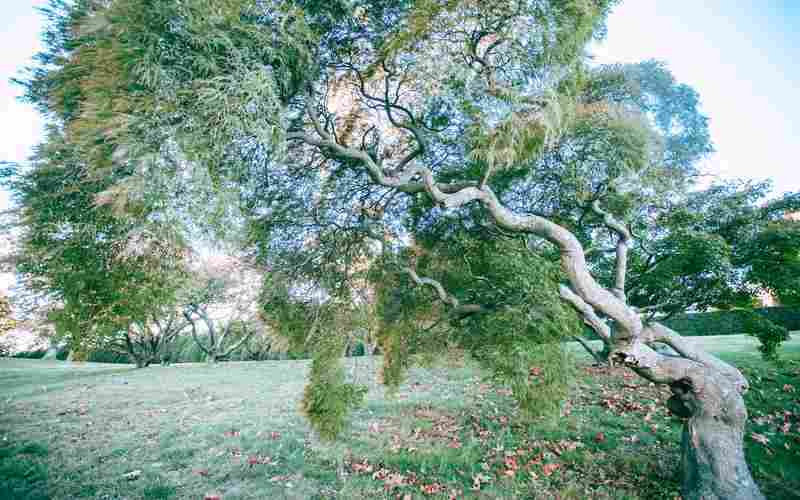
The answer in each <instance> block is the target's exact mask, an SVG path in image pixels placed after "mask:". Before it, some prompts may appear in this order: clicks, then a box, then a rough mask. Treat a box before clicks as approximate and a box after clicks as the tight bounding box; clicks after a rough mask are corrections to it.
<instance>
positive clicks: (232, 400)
mask: <svg viewBox="0 0 800 500" xmlns="http://www.w3.org/2000/svg"><path fill="white" fill-rule="evenodd" d="M696 341H698V342H700V343H701V344H703V346H704V347H706V348H707V349H709V350H711V351H713V352H715V353H717V354H719V355H720V356H722V357H723V358H725V359H726V360H729V361H731V362H734V363H736V364H737V366H739V367H740V368H741V369H742V370H743V371H744V372H745V373H746V374H747V376H748V377H749V379H750V381H751V383H752V390H751V391H750V392H749V393H748V395H747V399H748V407H749V409H750V413H751V421H750V424H749V428H748V430H747V436H746V439H745V442H746V446H747V453H748V459H749V462H750V464H751V466H752V467H753V469H754V474H755V476H756V478H757V480H758V482H759V484H760V485H761V486H762V488H763V489H764V491H765V493H766V494H767V495H768V497H769V498H771V499H783V498H800V495H799V494H798V493H797V492H800V477H799V476H800V475H798V474H797V471H798V470H800V400H799V399H798V398H800V384H799V383H798V376H800V338H795V339H794V340H793V341H792V342H790V343H788V344H786V345H785V347H784V349H783V351H784V352H783V355H784V358H785V361H784V362H783V363H782V364H781V365H774V364H767V363H764V362H763V361H761V359H760V357H759V356H758V353H757V351H755V345H756V344H755V341H754V339H751V338H749V337H744V336H725V337H702V338H696ZM576 357H577V358H578V363H579V367H580V368H579V372H578V373H579V376H578V379H577V380H576V383H575V385H574V388H573V390H572V394H571V396H570V398H569V400H568V401H567V402H566V403H565V405H564V408H563V410H562V413H563V414H564V415H563V416H562V417H561V418H559V419H555V420H553V419H551V420H547V419H541V420H537V421H533V422H523V421H522V420H521V419H519V418H517V417H516V408H515V406H514V404H513V400H512V399H511V397H510V395H509V392H508V390H507V389H506V388H503V387H496V386H493V385H491V384H488V383H486V382H485V381H484V380H483V379H482V377H481V374H480V373H479V372H478V371H477V370H476V369H475V368H473V367H471V366H450V367H437V368H429V369H415V370H413V371H412V372H411V374H410V376H409V379H408V381H407V383H406V384H404V385H403V386H402V387H401V388H400V391H399V392H398V394H397V395H396V396H395V397H393V398H387V397H386V395H385V394H384V391H383V389H382V388H381V387H380V386H379V385H377V384H376V383H375V382H374V380H375V377H374V374H375V371H376V368H377V363H378V362H379V361H377V360H373V359H369V358H354V359H351V360H348V361H349V362H351V363H357V366H356V367H354V368H355V369H354V372H353V373H355V374H356V375H357V376H358V377H359V379H360V381H361V382H364V383H368V385H369V387H370V392H369V395H368V397H367V401H366V404H365V405H364V406H363V407H362V408H360V409H359V410H358V411H357V413H356V414H355V415H354V418H353V423H352V426H351V428H350V430H349V431H348V432H347V434H346V435H345V436H344V437H343V438H342V439H341V440H340V441H338V442H336V443H333V444H329V443H321V442H319V441H318V440H317V439H316V438H315V437H314V436H313V434H312V433H310V431H309V428H308V426H307V424H306V422H305V421H304V420H303V418H302V417H301V416H300V415H299V414H298V411H297V407H298V402H299V398H300V396H301V395H302V388H303V385H304V380H305V375H306V372H307V369H308V364H307V362H303V361H274V362H262V363H225V364H222V365H219V366H217V367H209V366H206V365H205V364H197V365H175V366H172V367H168V368H163V367H152V368H148V369H145V370H135V369H132V368H128V367H124V366H123V367H121V366H120V365H103V364H95V363H85V364H84V363H64V362H58V361H41V360H17V359H13V360H12V359H1V360H0V499H47V498H51V499H73V498H87V499H104V500H111V499H120V500H121V499H184V498H187V499H201V498H204V497H206V496H208V497H209V498H214V496H219V497H220V498H224V499H234V498H236V499H256V498H258V499H263V498H275V499H281V498H285V499H322V498H344V499H351V498H352V499H359V498H363V499H372V498H400V499H403V500H406V499H414V498H482V499H489V498H504V499H505V498H520V499H523V498H543V499H544V498H547V499H551V498H561V499H583V498H608V499H636V498H641V499H659V498H663V499H674V498H676V496H677V495H678V490H679V483H678V478H677V476H676V472H677V467H678V463H677V462H678V452H679V451H678V448H679V441H680V422H677V421H676V420H675V419H673V418H672V417H670V415H669V414H668V413H667V411H666V409H665V408H664V405H663V402H664V400H665V399H666V398H667V397H668V395H669V394H668V390H666V389H664V388H661V387H654V386H651V385H649V384H647V383H646V382H645V381H643V380H641V379H639V378H637V377H635V376H632V375H631V374H629V373H626V372H624V371H621V370H606V369H599V368H594V367H592V366H591V365H590V364H589V362H588V359H587V358H586V357H584V356H583V354H582V353H581V352H580V351H577V352H576ZM795 387H797V391H798V392H792V389H793V388H795Z"/></svg>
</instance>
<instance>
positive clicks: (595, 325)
mask: <svg viewBox="0 0 800 500" xmlns="http://www.w3.org/2000/svg"><path fill="white" fill-rule="evenodd" d="M559 292H560V295H561V298H562V299H564V300H566V301H567V302H569V303H570V304H571V305H572V307H574V308H575V310H577V311H578V312H579V313H580V314H581V317H583V321H584V322H585V323H586V324H587V325H589V326H590V327H591V328H592V330H594V331H595V332H596V333H597V335H598V336H600V338H601V339H602V340H603V342H604V343H606V344H607V345H610V340H611V328H610V327H609V326H608V325H607V324H606V322H605V321H603V320H602V319H600V317H599V316H598V315H597V313H596V312H595V310H594V308H593V307H592V306H590V305H589V304H587V303H586V302H585V301H584V300H583V299H582V298H580V297H579V296H578V295H577V294H576V293H575V292H573V291H572V289H570V288H569V287H568V286H566V285H561V286H560V287H559Z"/></svg>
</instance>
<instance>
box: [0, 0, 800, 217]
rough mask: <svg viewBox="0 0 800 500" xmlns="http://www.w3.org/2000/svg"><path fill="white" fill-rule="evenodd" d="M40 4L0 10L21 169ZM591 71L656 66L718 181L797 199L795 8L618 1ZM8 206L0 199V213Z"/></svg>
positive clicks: (9, 147) (10, 128)
mask: <svg viewBox="0 0 800 500" xmlns="http://www.w3.org/2000/svg"><path fill="white" fill-rule="evenodd" d="M44 3H45V0H5V1H4V2H3V4H4V5H3V17H2V20H0V47H3V48H4V50H3V54H2V56H0V160H5V161H17V162H19V161H24V160H25V159H26V158H27V156H28V155H29V154H30V152H31V147H32V146H33V145H35V144H36V142H37V141H38V140H39V139H40V137H41V127H42V121H41V119H40V118H39V117H38V116H37V115H36V113H35V112H34V111H33V109H32V108H30V107H29V106H27V105H25V104H22V103H19V102H17V100H16V96H18V95H19V94H20V93H21V89H19V88H18V87H15V86H12V85H11V84H10V83H9V82H8V79H9V78H11V77H13V76H15V75H17V74H18V71H19V69H20V68H22V67H23V66H25V65H26V64H28V63H29V62H30V58H31V56H32V55H33V54H34V53H35V52H36V51H37V50H38V48H39V46H40V45H39V33H40V31H41V27H42V24H41V17H40V15H39V14H38V13H37V12H35V10H34V7H35V6H41V5H43V4H44ZM608 31H609V35H608V38H607V39H606V40H605V41H604V42H603V43H602V44H599V45H596V46H594V47H592V49H591V51H592V52H593V53H594V55H595V56H596V57H597V60H598V61H599V62H637V61H641V60H645V59H658V60H662V61H665V62H666V63H667V64H668V66H669V68H670V69H671V70H672V72H673V73H674V74H675V76H676V77H677V79H678V80H679V81H681V82H683V83H687V84H689V85H691V86H692V87H694V88H695V89H696V90H697V91H698V92H699V93H700V97H701V101H702V106H703V111H704V113H705V114H706V115H707V116H709V117H710V118H711V136H712V139H713V141H714V144H715V147H716V150H717V152H716V153H715V154H714V155H713V156H712V157H711V158H709V160H708V161H707V162H706V165H705V166H706V168H707V169H708V170H709V171H710V172H712V173H714V174H715V175H718V176H720V177H724V178H748V179H758V180H763V179H771V180H772V181H773V183H774V185H775V189H776V191H777V192H779V193H780V192H785V191H800V162H799V161H798V159H797V158H798V156H800V155H799V154H798V148H799V146H798V144H797V141H798V140H800V96H798V92H800V64H798V63H797V62H796V60H800V1H798V0H761V1H760V2H755V1H750V0H737V1H733V0H704V1H702V2H698V1H697V0H669V1H665V0H627V1H624V2H623V3H622V4H621V5H620V6H618V7H617V8H616V9H615V11H614V12H613V13H612V15H611V17H610V18H609V30H608ZM7 203H8V199H7V195H6V194H5V193H3V192H1V191H0V209H2V208H3V207H4V206H6V205H7Z"/></svg>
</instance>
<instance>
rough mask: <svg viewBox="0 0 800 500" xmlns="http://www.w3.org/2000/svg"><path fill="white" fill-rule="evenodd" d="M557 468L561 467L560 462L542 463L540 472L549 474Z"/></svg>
mask: <svg viewBox="0 0 800 500" xmlns="http://www.w3.org/2000/svg"><path fill="white" fill-rule="evenodd" d="M559 468H561V464H544V466H543V467H542V474H544V475H545V476H550V475H552V474H553V472H555V471H556V470H558V469H559Z"/></svg>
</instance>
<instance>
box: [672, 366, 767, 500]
mask: <svg viewBox="0 0 800 500" xmlns="http://www.w3.org/2000/svg"><path fill="white" fill-rule="evenodd" d="M704 372H705V373H704V374H703V378H702V379H700V380H701V383H702V387H701V388H695V387H692V384H690V383H689V382H688V381H680V382H678V383H675V384H672V391H673V394H674V395H673V397H672V398H670V401H669V406H670V409H671V410H672V411H673V413H676V414H678V415H680V416H684V417H688V418H687V420H686V422H685V423H684V428H683V443H682V460H681V468H682V473H683V478H682V482H683V485H682V495H683V499H684V500H701V499H702V500H712V499H713V500H716V499H720V500H723V499H724V500H752V499H759V500H760V499H763V498H764V496H763V495H762V494H761V492H760V491H759V489H758V486H757V485H756V483H755V481H753V477H752V475H751V474H750V468H749V467H748V466H747V461H746V460H745V455H744V444H743V439H744V426H745V422H746V421H747V409H746V408H745V404H744V400H743V398H742V395H741V394H740V392H739V390H738V388H737V387H735V384H733V383H731V381H730V380H728V379H727V378H726V377H725V375H723V374H722V373H719V372H717V371H716V370H713V369H708V368H706V369H705V370H704ZM697 379H698V378H697V377H694V380H697Z"/></svg>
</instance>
